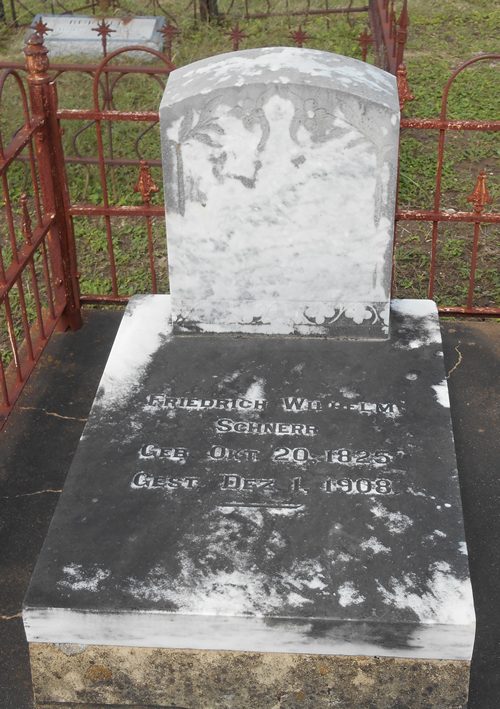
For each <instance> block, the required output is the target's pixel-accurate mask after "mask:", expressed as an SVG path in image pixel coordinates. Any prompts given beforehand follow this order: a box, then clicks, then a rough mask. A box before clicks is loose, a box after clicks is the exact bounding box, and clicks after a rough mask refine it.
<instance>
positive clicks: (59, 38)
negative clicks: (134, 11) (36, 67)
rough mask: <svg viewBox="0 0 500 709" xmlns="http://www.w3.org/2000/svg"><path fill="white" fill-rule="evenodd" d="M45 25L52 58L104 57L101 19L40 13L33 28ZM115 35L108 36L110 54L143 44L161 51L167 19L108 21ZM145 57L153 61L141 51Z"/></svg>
mask: <svg viewBox="0 0 500 709" xmlns="http://www.w3.org/2000/svg"><path fill="white" fill-rule="evenodd" d="M38 22H43V23H45V24H46V25H47V27H48V28H49V32H47V34H46V35H45V37H44V43H45V45H46V47H47V49H48V50H49V51H50V56H52V57H57V56H67V55H68V54H90V55H93V56H96V55H98V56H102V43H101V38H100V36H99V35H98V33H97V32H96V28H97V26H98V20H97V18H96V17H93V16H88V15H45V14H38V15H36V16H35V18H34V19H33V22H32V23H31V27H32V28H34V27H35V25H36V24H37V23H38ZM106 24H107V25H109V29H110V30H111V33H110V34H108V35H107V37H106V45H107V51H108V54H109V53H111V52H114V51H115V49H123V48H126V47H131V46H133V45H141V46H142V47H148V48H149V49H156V50H157V51H159V52H161V51H162V49H163V35H162V34H161V28H162V27H163V26H164V25H165V18H164V17H152V16H143V17H132V18H130V17H127V18H123V17H109V18H106ZM138 54H140V56H141V58H143V59H150V58H151V55H149V54H147V52H141V53H139V52H138Z"/></svg>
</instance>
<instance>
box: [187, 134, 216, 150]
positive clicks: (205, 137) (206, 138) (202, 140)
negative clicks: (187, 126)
mask: <svg viewBox="0 0 500 709" xmlns="http://www.w3.org/2000/svg"><path fill="white" fill-rule="evenodd" d="M192 135H193V138H195V139H196V140H199V141H200V143H205V145H210V147H211V148H220V147H221V145H220V143H216V142H215V140H213V139H212V138H211V137H210V136H209V135H207V133H193V134H192Z"/></svg>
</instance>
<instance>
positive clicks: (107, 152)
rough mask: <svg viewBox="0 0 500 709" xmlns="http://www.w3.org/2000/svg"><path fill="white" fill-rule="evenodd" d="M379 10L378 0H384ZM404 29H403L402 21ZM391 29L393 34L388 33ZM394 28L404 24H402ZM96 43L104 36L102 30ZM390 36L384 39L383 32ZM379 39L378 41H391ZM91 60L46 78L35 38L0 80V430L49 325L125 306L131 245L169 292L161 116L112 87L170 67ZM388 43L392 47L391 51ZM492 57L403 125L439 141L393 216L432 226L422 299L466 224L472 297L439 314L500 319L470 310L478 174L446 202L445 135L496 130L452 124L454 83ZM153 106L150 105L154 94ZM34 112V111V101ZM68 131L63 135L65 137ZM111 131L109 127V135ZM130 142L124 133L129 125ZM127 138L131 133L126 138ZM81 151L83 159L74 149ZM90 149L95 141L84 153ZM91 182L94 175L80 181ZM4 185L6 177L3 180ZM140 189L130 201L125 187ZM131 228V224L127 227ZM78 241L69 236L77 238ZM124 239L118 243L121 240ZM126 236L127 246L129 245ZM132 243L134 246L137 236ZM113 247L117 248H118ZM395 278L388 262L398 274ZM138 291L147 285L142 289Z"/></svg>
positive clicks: (498, 124)
mask: <svg viewBox="0 0 500 709" xmlns="http://www.w3.org/2000/svg"><path fill="white" fill-rule="evenodd" d="M381 2H382V10H383V6H384V3H385V0H381ZM403 24H404V23H403ZM394 26H395V25H394V23H393V27H394ZM398 26H399V27H400V26H401V23H399V24H398ZM103 36H104V40H105V34H104V35H103ZM390 36H392V44H391V43H390V42H389V40H388V42H389V43H388V44H384V47H385V49H384V50H383V52H384V53H385V54H387V53H388V54H393V53H394V51H396V52H397V47H398V33H397V31H396V32H395V31H394V30H393V31H392V35H390ZM390 36H389V35H388V36H387V37H389V39H390ZM387 37H386V39H387ZM103 48H104V52H105V56H104V57H103V60H102V61H101V62H100V63H99V64H98V65H90V64H88V65H78V66H75V65H63V64H58V65H52V68H51V70H52V72H53V74H52V76H51V75H50V67H49V65H48V61H47V53H46V50H45V48H44V46H43V41H42V38H41V37H40V36H39V35H38V36H35V37H34V38H32V40H31V41H30V43H29V45H28V47H27V50H26V55H27V73H26V77H25V79H23V77H22V76H21V73H20V72H19V71H17V70H16V69H12V68H11V69H8V70H6V72H4V73H3V75H2V78H1V80H0V97H1V94H2V92H3V89H4V86H5V85H6V84H7V83H8V82H14V83H15V87H16V89H17V91H18V93H19V97H20V105H21V106H22V108H23V117H24V118H23V125H22V127H21V128H20V129H19V130H17V132H16V133H15V135H14V137H13V138H12V140H11V141H10V143H9V144H8V145H7V147H5V149H4V148H3V145H5V144H6V142H5V141H2V142H0V175H1V176H2V188H3V197H4V207H3V223H4V225H5V229H6V237H4V238H2V237H0V344H1V346H2V356H1V357H0V427H1V425H2V421H4V420H5V418H6V416H7V415H8V413H9V412H10V410H11V409H12V407H13V405H14V402H15V400H16V398H17V396H18V395H19V393H20V391H21V389H22V387H23V385H24V383H25V381H26V379H27V377H28V376H29V374H30V372H31V371H32V369H33V368H34V366H35V364H36V361H37V359H38V358H39V356H40V354H41V352H42V350H43V348H44V346H45V344H46V343H47V341H48V339H49V337H50V335H51V333H52V332H53V330H54V328H55V327H56V326H57V325H59V326H60V327H62V328H66V327H72V328H77V327H79V325H80V322H81V320H80V307H81V305H82V304H85V303H109V304H117V303H123V302H126V300H127V298H128V297H129V295H130V294H131V293H132V292H134V291H135V290H136V286H135V285H132V286H131V285H130V283H127V280H126V279H124V278H123V272H124V268H125V265H124V260H123V259H124V253H125V254H126V253H127V252H128V251H129V250H131V248H132V246H133V247H134V248H135V241H137V235H139V241H140V248H141V249H142V252H141V253H142V254H144V257H141V256H139V255H137V253H136V252H135V251H133V249H132V252H133V259H135V261H134V263H133V264H132V266H130V262H129V263H128V265H127V267H128V268H131V267H132V268H135V269H136V270H138V269H139V268H143V266H144V263H145V264H146V267H145V268H143V273H142V276H141V278H142V281H143V282H145V281H148V279H149V282H148V283H147V284H146V286H145V287H146V288H147V289H148V290H149V291H151V292H156V291H157V290H165V288H164V286H163V285H162V283H161V279H162V278H164V277H165V273H166V254H165V243H164V207H163V201H162V195H161V163H160V160H159V159H158V153H159V137H158V136H155V137H154V138H151V135H152V132H153V131H157V130H158V126H157V124H158V112H157V110H153V109H152V110H149V111H148V110H144V108H143V109H142V110H140V111H137V110H130V107H129V108H128V109H127V110H126V109H125V108H118V107H117V106H116V105H115V103H116V100H117V94H118V93H119V91H118V89H117V87H119V86H120V85H121V83H122V82H126V81H128V80H130V79H132V78H134V77H137V76H139V77H140V80H141V84H143V83H144V82H145V81H146V80H148V81H149V80H150V81H152V82H154V84H157V85H159V87H160V88H161V87H162V86H163V83H164V81H165V78H166V76H167V75H168V73H169V71H170V70H171V69H172V64H171V62H170V61H169V59H168V57H166V56H165V55H162V54H160V53H158V52H153V51H152V50H145V49H144V48H143V47H134V48H131V49H130V50H128V51H142V52H148V53H149V54H150V55H154V56H155V58H156V59H157V60H158V65H155V66H139V65H137V64H133V63H131V64H125V63H122V61H120V60H122V59H123V57H124V56H125V55H126V51H125V50H119V51H117V52H113V53H112V54H109V55H107V54H106V47H105V42H104V44H103ZM395 48H396V49H395ZM498 58H499V55H487V56H484V57H478V58H475V59H473V60H471V61H470V62H466V63H465V64H464V65H462V67H459V69H457V70H456V71H455V72H454V74H453V75H452V76H451V77H450V80H449V81H448V83H447V84H446V86H445V90H444V94H443V102H442V109H441V113H440V116H439V117H438V118H435V119H407V118H403V119H402V140H403V141H404V140H405V137H406V135H408V134H411V133H412V132H414V131H422V130H426V131H430V133H431V134H433V135H435V136H437V140H438V151H437V156H438V159H437V166H436V183H435V197H434V203H433V205H432V208H431V209H428V210H416V209H413V210H412V209H398V211H397V216H396V219H397V222H398V224H399V225H402V224H411V223H413V224H416V223H422V222H427V223H428V224H429V225H430V227H431V230H432V243H431V254H430V261H429V264H430V265H429V275H428V294H429V297H433V295H435V294H436V273H437V272H438V269H439V248H438V247H439V242H440V229H441V228H442V225H443V224H449V223H452V224H468V225H470V228H471V234H470V238H471V242H472V246H471V260H470V270H469V275H468V292H467V297H466V299H465V302H464V304H463V305H461V306H449V305H446V304H441V306H440V311H441V312H444V313H462V314H468V315H496V316H500V307H487V308H484V307H481V306H478V305H477V304H475V301H474V288H475V274H476V265H477V257H478V252H479V250H480V246H481V226H482V225H485V224H497V223H498V222H499V221H500V215H499V214H498V213H493V212H491V211H485V207H486V205H487V203H488V192H487V186H486V176H485V175H484V174H480V175H479V176H478V183H477V185H476V188H475V189H474V190H473V185H471V197H470V200H471V203H472V205H473V207H472V209H471V210H470V211H456V212H450V210H445V209H444V208H443V207H442V204H441V199H442V188H441V184H442V171H443V161H444V157H445V148H446V139H447V136H448V135H449V132H450V131H452V132H453V131H455V132H456V131H498V130H499V128H500V121H457V120H449V119H448V118H447V115H448V113H447V102H448V95H449V91H450V88H451V86H452V84H453V82H454V81H455V79H456V77H457V76H458V75H459V74H461V73H462V72H463V71H464V70H466V69H467V68H469V67H470V66H472V65H474V64H477V63H478V62H484V61H488V62H491V61H493V60H495V59H498ZM75 72H80V76H84V77H87V78H88V80H89V81H90V82H91V87H92V88H91V95H92V102H91V106H90V107H89V108H86V109H82V108H71V107H68V108H66V107H60V106H58V103H57V95H56V83H59V82H61V81H64V80H65V78H66V79H68V78H69V79H70V81H74V77H75V76H76V74H75ZM398 85H399V89H400V99H401V103H402V104H404V102H405V100H408V99H409V97H410V92H409V89H408V85H407V82H406V75H405V71H404V68H403V67H400V68H399V70H398ZM153 103H154V105H157V102H156V99H154V102H153ZM30 105H31V109H30V107H29V106H30ZM124 125H127V126H129V127H130V126H131V125H132V126H136V127H140V128H139V133H138V134H137V136H136V137H135V139H134V140H133V141H132V143H130V142H129V144H127V143H126V139H125V138H126V134H125V133H124V132H123V131H122V132H120V129H121V127H123V126H124ZM63 131H64V133H65V135H64V137H62V135H61V134H62V132H63ZM115 131H117V132H115ZM127 135H128V129H127ZM127 139H128V138H127ZM81 142H82V143H84V144H87V152H86V151H85V149H84V148H81V147H80V143H81ZM88 145H90V146H91V148H90V152H88ZM19 165H21V166H22V168H23V170H24V171H25V177H24V185H25V189H23V191H22V192H21V193H20V194H19V195H17V194H16V195H14V194H13V189H12V184H9V179H10V176H11V174H12V171H13V170H15V169H16V166H17V167H19ZM92 171H94V173H95V174H94V178H95V179H94V182H93V183H92V184H98V186H99V187H98V191H97V192H96V193H95V194H94V193H92V195H90V197H91V198H87V199H82V191H81V190H79V189H77V188H75V185H77V183H78V181H80V182H83V183H85V181H86V180H87V177H86V176H87V175H90V174H91V172H92ZM87 181H88V182H89V183H90V182H91V180H90V178H89V179H88V180H87ZM11 182H12V181H11ZM132 186H133V189H134V193H135V194H136V198H135V203H133V202H134V198H133V197H131V195H130V193H131V187H132ZM95 222H97V227H96V228H95V229H94V232H95V233H96V234H97V235H98V238H99V242H98V244H97V247H95V245H92V248H91V246H90V245H89V244H88V243H87V241H86V238H87V237H86V234H87V232H88V231H91V229H90V226H89V225H91V224H93V223H95ZM130 223H132V224H133V225H134V226H133V228H132V229H130V228H129V227H127V226H126V225H127V224H130ZM75 234H76V236H75ZM123 239H125V244H121V241H122V240H123ZM126 239H132V240H133V242H132V241H129V242H127V241H126ZM134 240H135V241H134ZM120 245H121V248H120ZM92 250H94V251H99V262H98V263H96V262H95V261H92V260H90V262H89V261H88V258H89V252H90V251H92ZM94 269H104V270H105V271H106V279H105V283H106V285H105V288H104V289H103V288H102V284H101V286H100V287H99V288H97V289H96V288H95V287H94V282H93V281H92V278H91V276H92V271H93V270H94ZM397 276H398V271H397V267H396V279H397ZM142 287H144V285H142Z"/></svg>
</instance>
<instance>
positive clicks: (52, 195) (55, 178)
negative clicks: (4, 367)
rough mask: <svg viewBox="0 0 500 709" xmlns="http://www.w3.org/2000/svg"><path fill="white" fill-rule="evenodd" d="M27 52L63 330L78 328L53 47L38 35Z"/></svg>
mask: <svg viewBox="0 0 500 709" xmlns="http://www.w3.org/2000/svg"><path fill="white" fill-rule="evenodd" d="M24 53H25V56H26V68H27V70H28V71H27V77H28V87H29V94H30V104H31V112H32V117H33V119H34V120H35V121H36V120H37V119H38V121H39V125H38V127H37V129H36V133H35V153H36V158H37V164H38V170H39V176H40V188H41V193H42V200H43V207H44V210H45V212H46V214H47V215H53V218H54V221H53V226H52V228H51V229H50V232H49V234H48V239H47V244H48V249H49V254H50V261H51V266H52V275H53V279H54V285H53V287H54V294H55V300H56V305H57V306H63V309H62V314H61V319H60V323H59V328H60V329H68V328H70V329H72V330H77V329H78V328H79V327H81V325H82V318H81V311H80V292H79V287H78V273H77V264H76V247H75V239H74V233H73V224H72V221H71V218H70V215H69V198H68V186H67V182H66V171H65V168H64V152H63V147H62V142H61V130H60V126H59V121H58V120H57V94H56V87H55V83H54V82H53V81H51V78H50V76H49V73H48V69H49V60H48V56H47V54H48V49H47V48H46V47H45V46H44V44H43V37H42V36H41V35H39V34H34V35H32V36H31V37H30V39H29V40H28V42H27V45H26V47H25V50H24Z"/></svg>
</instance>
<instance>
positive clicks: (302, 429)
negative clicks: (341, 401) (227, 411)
mask: <svg viewBox="0 0 500 709" xmlns="http://www.w3.org/2000/svg"><path fill="white" fill-rule="evenodd" d="M215 430H216V431H217V433H250V434H257V435H259V436H264V435H270V434H272V435H275V436H315V435H316V434H317V433H318V427H317V426H313V425H312V424H308V423H280V422H275V421H267V422H263V423H261V422H260V421H233V420H232V419H219V420H218V421H217V422H216V424H215Z"/></svg>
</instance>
